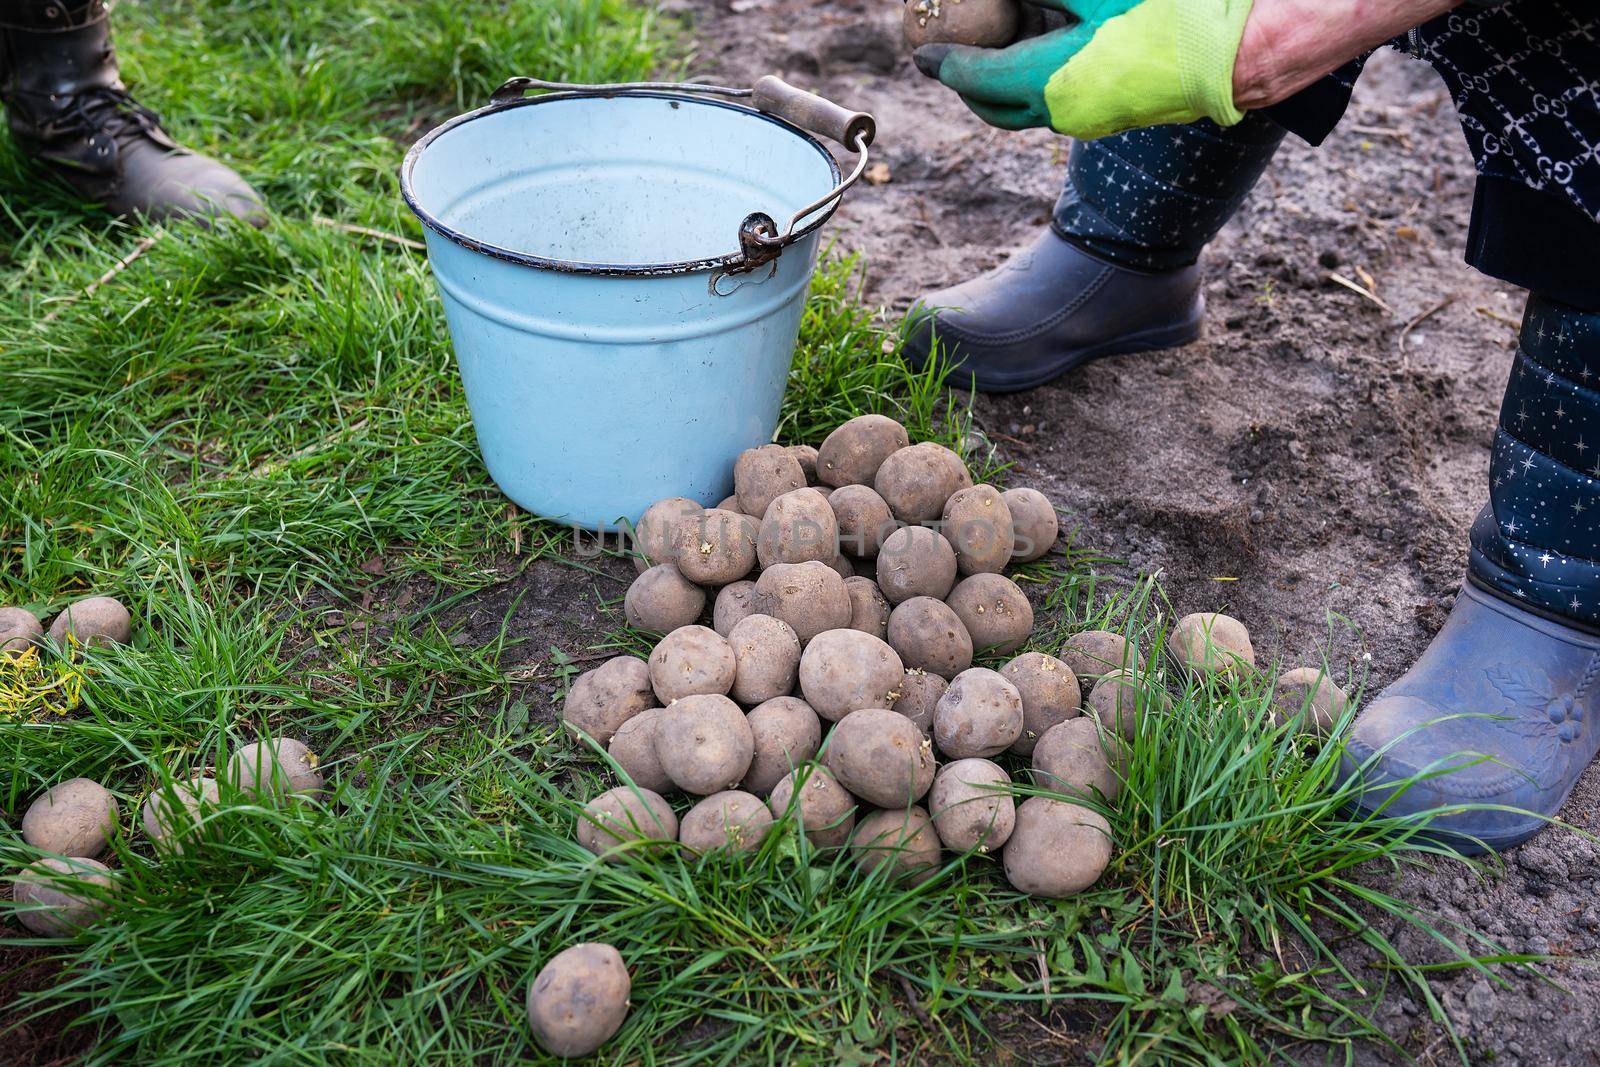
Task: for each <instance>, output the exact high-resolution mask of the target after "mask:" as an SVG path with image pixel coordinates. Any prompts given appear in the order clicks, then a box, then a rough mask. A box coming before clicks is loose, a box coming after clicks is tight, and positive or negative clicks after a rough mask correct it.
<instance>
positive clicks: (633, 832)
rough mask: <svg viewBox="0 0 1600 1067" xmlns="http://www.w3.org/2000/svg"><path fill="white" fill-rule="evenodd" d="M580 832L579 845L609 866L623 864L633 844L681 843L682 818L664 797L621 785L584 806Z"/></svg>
mask: <svg viewBox="0 0 1600 1067" xmlns="http://www.w3.org/2000/svg"><path fill="white" fill-rule="evenodd" d="M577 829H578V833H577V838H578V844H580V845H582V846H583V847H584V848H586V849H588V850H589V851H590V852H593V853H594V854H595V855H596V856H599V857H600V858H601V859H604V860H605V861H606V862H608V863H621V862H622V861H623V860H624V859H625V858H626V852H627V849H626V848H624V846H628V845H631V844H632V843H633V842H636V841H675V840H677V838H678V817H677V816H676V815H674V814H673V812H672V805H671V804H668V803H667V801H666V798H664V797H662V796H661V794H659V793H657V792H655V791H653V790H650V789H645V788H644V787H642V786H626V785H619V786H617V787H616V788H615V789H607V790H606V791H605V792H604V793H601V794H600V795H599V796H597V797H595V798H594V799H593V800H591V801H589V803H587V804H585V805H584V806H583V810H582V811H581V812H579V813H578V827H577ZM635 847H637V846H635Z"/></svg>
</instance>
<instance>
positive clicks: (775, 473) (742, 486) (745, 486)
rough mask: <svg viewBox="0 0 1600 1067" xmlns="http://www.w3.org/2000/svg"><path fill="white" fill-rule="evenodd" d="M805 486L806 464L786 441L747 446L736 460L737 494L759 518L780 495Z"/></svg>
mask: <svg viewBox="0 0 1600 1067" xmlns="http://www.w3.org/2000/svg"><path fill="white" fill-rule="evenodd" d="M805 487H806V472H805V468H803V467H801V466H800V461H799V460H798V459H796V458H795V457H794V453H792V452H790V451H789V450H788V449H787V448H785V447H783V446H782V445H762V446H761V447H760V448H747V449H745V450H744V451H743V452H741V453H739V458H738V459H737V460H735V461H734V464H733V495H734V496H736V497H738V498H739V510H740V511H742V512H744V513H745V514H746V515H755V516H757V517H758V518H759V517H760V516H763V515H765V514H766V513H767V505H769V504H771V503H772V502H773V501H774V500H776V499H777V498H778V497H780V496H782V495H783V494H784V493H790V492H793V491H794V490H796V489H804V488H805Z"/></svg>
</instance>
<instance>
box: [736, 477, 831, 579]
mask: <svg viewBox="0 0 1600 1067" xmlns="http://www.w3.org/2000/svg"><path fill="white" fill-rule="evenodd" d="M838 555H839V522H838V520H837V519H835V518H834V517H833V508H832V507H830V506H829V505H828V501H827V500H826V499H825V498H824V497H823V495H822V494H821V493H819V492H817V491H816V490H815V489H796V490H795V491H794V492H792V493H784V494H783V495H782V496H780V497H778V498H777V499H775V500H773V502H772V503H771V504H769V505H768V506H767V511H766V514H765V515H764V516H763V517H762V519H761V534H760V537H759V538H758V539H757V540H756V558H757V559H759V560H760V561H761V566H762V567H763V568H765V567H770V566H772V565H773V564H774V563H806V562H809V561H810V560H816V561H818V562H819V563H827V564H829V565H832V563H833V561H834V559H836V558H837V557H838Z"/></svg>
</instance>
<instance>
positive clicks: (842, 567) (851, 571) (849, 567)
mask: <svg viewBox="0 0 1600 1067" xmlns="http://www.w3.org/2000/svg"><path fill="white" fill-rule="evenodd" d="M828 566H830V567H832V568H833V573H835V574H837V575H838V576H839V577H841V578H843V579H844V580H845V581H847V582H848V581H849V580H850V579H852V578H854V577H855V576H856V565H855V564H854V563H852V562H851V561H850V557H849V556H847V555H845V554H844V553H842V552H841V553H839V555H837V556H834V557H833V560H832V561H831V562H830V563H829V564H828Z"/></svg>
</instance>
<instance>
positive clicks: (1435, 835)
mask: <svg viewBox="0 0 1600 1067" xmlns="http://www.w3.org/2000/svg"><path fill="white" fill-rule="evenodd" d="M1563 803H1565V801H1563ZM1344 810H1345V812H1346V813H1347V814H1348V815H1349V816H1350V817H1351V818H1352V819H1361V820H1366V819H1370V818H1373V817H1374V814H1375V813H1374V811H1373V809H1372V808H1369V807H1366V806H1365V805H1363V804H1350V805H1349V806H1348V807H1346V808H1345V809H1344ZM1549 825H1550V821H1549V820H1548V819H1540V818H1537V817H1534V816H1529V817H1528V818H1526V819H1524V820H1522V821H1521V822H1519V823H1516V824H1514V825H1513V826H1511V827H1510V828H1509V829H1502V830H1500V831H1498V832H1497V833H1481V834H1475V833H1472V831H1470V830H1445V829H1442V828H1441V829H1435V828H1434V827H1431V826H1430V827H1428V828H1427V829H1426V830H1423V831H1421V832H1420V833H1418V834H1416V835H1415V836H1414V838H1413V840H1423V841H1431V842H1433V843H1434V844H1439V845H1444V846H1445V847H1447V848H1453V849H1455V850H1456V851H1457V852H1459V853H1461V854H1462V855H1463V856H1482V855H1485V854H1487V853H1490V852H1504V851H1506V850H1507V849H1510V848H1515V847H1517V846H1518V845H1520V844H1522V843H1523V842H1524V841H1526V840H1528V839H1529V838H1530V837H1533V836H1534V835H1536V834H1538V833H1539V831H1541V830H1544V829H1546V828H1547V827H1548V826H1549Z"/></svg>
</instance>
